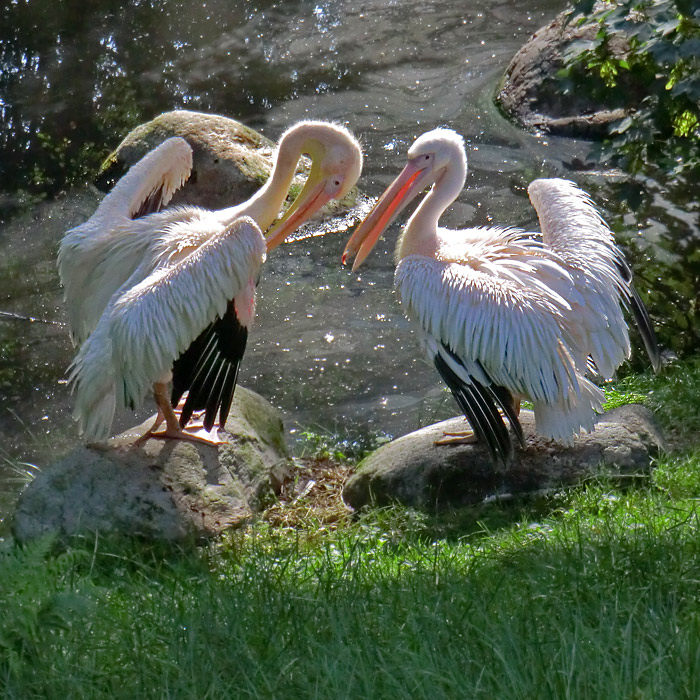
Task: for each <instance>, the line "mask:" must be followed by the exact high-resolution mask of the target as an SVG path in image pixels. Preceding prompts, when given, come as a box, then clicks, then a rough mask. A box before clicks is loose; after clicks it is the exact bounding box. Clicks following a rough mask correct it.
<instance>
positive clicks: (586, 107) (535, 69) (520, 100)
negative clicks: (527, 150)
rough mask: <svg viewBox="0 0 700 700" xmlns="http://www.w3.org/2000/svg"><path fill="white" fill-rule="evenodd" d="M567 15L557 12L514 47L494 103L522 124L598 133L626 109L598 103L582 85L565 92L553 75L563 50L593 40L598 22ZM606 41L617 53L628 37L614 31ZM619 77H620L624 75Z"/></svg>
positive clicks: (570, 132) (624, 47)
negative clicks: (518, 46) (547, 22)
mask: <svg viewBox="0 0 700 700" xmlns="http://www.w3.org/2000/svg"><path fill="white" fill-rule="evenodd" d="M568 18H569V12H568V11H564V12H562V13H560V14H559V15H557V16H556V17H555V18H554V20H552V22H550V23H549V24H548V25H547V26H545V27H542V28H541V29H539V30H538V31H537V32H535V34H533V36H532V37H531V38H530V39H529V40H528V41H527V43H526V44H525V45H524V46H523V47H522V48H521V49H520V50H519V51H518V53H517V54H516V55H515V56H514V57H513V60H512V61H511V62H510V65H509V66H508V68H507V69H506V72H505V75H504V77H503V80H502V82H501V85H500V87H499V89H498V91H497V94H496V98H495V99H496V103H497V104H498V106H499V107H500V108H501V110H502V111H503V112H505V114H506V115H507V116H508V117H510V118H511V119H513V120H514V121H515V122H516V123H518V124H519V125H520V126H522V127H524V128H526V129H531V130H539V131H548V132H550V133H553V134H558V135H561V136H571V137H579V138H596V137H601V136H603V135H605V134H606V133H607V129H608V126H609V125H610V124H611V123H612V122H615V121H617V120H619V119H622V118H623V117H624V116H625V114H626V111H625V109H623V108H622V107H615V108H612V109H611V108H608V107H606V106H604V105H601V104H599V103H598V102H595V101H593V100H592V99H591V98H590V97H589V96H588V95H587V94H586V91H584V90H580V91H576V92H574V93H566V94H564V93H563V91H562V89H561V86H560V84H559V83H557V82H555V81H554V80H553V79H554V77H555V75H556V73H557V71H559V70H561V68H563V67H564V54H565V52H566V50H567V49H568V48H569V47H570V46H571V45H572V44H573V43H574V42H576V41H582V40H592V39H593V38H594V37H595V35H596V32H597V31H598V29H599V25H598V23H597V22H587V23H584V24H582V25H578V24H577V22H576V21H570V22H567V20H568ZM609 47H610V50H611V51H612V52H613V53H614V54H615V55H624V54H625V52H626V50H627V43H626V41H625V40H624V38H623V37H621V36H620V35H614V36H613V37H612V39H611V41H610V45H609ZM619 79H620V80H624V76H619ZM630 98H631V99H632V100H633V99H634V98H633V97H632V96H630Z"/></svg>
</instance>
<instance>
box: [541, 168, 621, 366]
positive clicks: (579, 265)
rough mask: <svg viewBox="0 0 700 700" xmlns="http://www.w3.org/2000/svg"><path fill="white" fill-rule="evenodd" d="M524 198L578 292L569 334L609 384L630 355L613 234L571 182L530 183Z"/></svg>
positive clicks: (587, 198)
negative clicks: (526, 196)
mask: <svg viewBox="0 0 700 700" xmlns="http://www.w3.org/2000/svg"><path fill="white" fill-rule="evenodd" d="M528 194H529V195H530V201H531V202H532V205H533V207H534V208H535V210H536V212H537V216H538V218H539V220H540V226H541V229H542V238H543V242H544V244H545V245H546V246H548V247H549V248H550V249H551V250H552V251H553V252H554V253H555V254H556V255H558V256H559V258H560V259H561V261H562V264H563V265H564V266H565V268H566V269H567V271H568V272H569V273H570V274H571V277H572V280H573V282H574V286H575V288H576V291H577V292H578V296H577V298H576V299H575V300H573V299H572V306H573V309H572V313H571V316H570V319H571V323H570V324H569V330H570V332H571V333H573V334H575V335H576V337H577V344H578V346H579V347H580V349H581V351H582V352H583V353H585V354H586V355H590V356H591V357H592V358H593V360H594V362H595V364H596V367H597V369H598V372H599V373H600V374H601V376H603V377H604V378H606V379H609V378H611V377H612V376H613V374H614V372H615V370H616V369H617V367H618V366H619V365H620V364H621V363H622V362H623V361H624V360H625V359H626V358H628V357H629V355H630V341H629V333H628V330H627V324H626V322H625V319H624V315H623V307H624V305H626V304H627V303H628V301H629V297H630V291H629V288H628V286H627V283H626V282H625V280H624V279H623V277H622V275H621V273H620V268H619V261H620V259H621V253H620V251H619V250H618V249H617V247H616V246H615V240H614V238H613V234H612V231H610V229H609V228H608V226H607V224H606V223H605V222H604V221H603V219H602V218H601V217H600V214H599V213H598V212H597V210H596V209H595V207H594V206H593V203H592V202H591V200H590V198H589V197H588V195H587V194H586V193H585V192H584V191H583V190H581V189H579V188H578V187H577V186H576V185H575V184H574V183H573V182H569V181H568V180H559V179H540V180H534V181H533V182H532V183H531V184H530V186H529V188H528Z"/></svg>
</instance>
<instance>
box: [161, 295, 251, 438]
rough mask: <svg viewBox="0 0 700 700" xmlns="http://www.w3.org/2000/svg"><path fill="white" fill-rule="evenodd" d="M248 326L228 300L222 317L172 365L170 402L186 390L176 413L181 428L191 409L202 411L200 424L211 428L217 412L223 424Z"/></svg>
mask: <svg viewBox="0 0 700 700" xmlns="http://www.w3.org/2000/svg"><path fill="white" fill-rule="evenodd" d="M247 340H248V329H247V328H246V327H245V326H243V325H241V323H240V322H239V321H238V317H237V316H236V310H235V305H234V303H233V302H232V301H231V302H229V304H228V307H227V309H226V313H225V314H224V316H223V317H222V318H217V319H216V321H214V322H213V323H212V324H210V325H209V326H208V327H207V328H205V329H204V331H202V333H200V334H199V336H198V337H197V338H196V339H195V340H194V341H193V342H192V344H191V345H190V346H189V348H187V350H185V352H184V353H182V355H180V357H179V358H178V359H177V360H176V361H175V363H174V364H173V391H172V394H171V399H170V401H171V404H172V405H173V406H177V405H178V403H179V401H180V399H181V398H182V395H183V394H184V393H185V392H186V391H188V392H189V393H188V395H187V399H186V400H185V405H184V406H183V409H182V413H181V415H180V427H182V428H184V427H185V426H186V425H187V423H188V422H189V420H190V418H191V417H192V414H193V413H194V412H195V411H204V412H205V414H204V427H205V428H206V429H207V430H211V429H212V427H213V426H214V422H215V420H216V413H217V411H218V413H219V426H220V427H222V428H223V427H224V425H225V424H226V418H227V417H228V413H229V410H230V409H231V403H232V401H233V392H234V389H235V388H236V381H237V379H238V369H239V367H240V363H241V360H242V359H243V354H244V352H245V346H246V341H247Z"/></svg>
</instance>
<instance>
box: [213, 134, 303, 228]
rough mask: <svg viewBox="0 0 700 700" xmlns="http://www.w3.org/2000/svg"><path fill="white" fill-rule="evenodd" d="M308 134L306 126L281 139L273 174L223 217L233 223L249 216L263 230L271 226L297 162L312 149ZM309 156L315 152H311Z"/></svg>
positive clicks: (222, 212)
mask: <svg viewBox="0 0 700 700" xmlns="http://www.w3.org/2000/svg"><path fill="white" fill-rule="evenodd" d="M308 146H309V144H308V135H307V134H306V133H305V131H304V130H302V129H295V130H293V131H289V132H287V133H285V134H284V135H283V136H282V138H281V139H280V142H279V146H278V148H277V152H276V154H275V160H274V163H273V164H272V170H271V172H270V177H269V178H268V179H267V181H266V182H265V184H264V185H263V186H262V187H261V188H260V189H259V190H258V191H257V192H256V193H255V194H254V195H253V196H252V197H251V198H250V199H249V200H247V201H246V202H244V203H243V204H239V205H237V206H234V207H230V208H228V209H223V210H222V211H221V212H220V213H221V217H222V219H223V220H225V221H227V222H230V221H232V220H234V219H236V218H238V217H240V216H249V217H250V218H251V219H253V221H255V222H256V223H257V224H258V226H260V228H261V229H262V231H263V233H264V232H265V231H266V230H267V229H268V228H270V226H271V225H272V222H273V221H274V220H275V219H276V218H277V215H278V214H279V212H280V210H281V209H282V205H283V204H284V200H285V199H286V197H287V194H288V192H289V187H290V186H291V184H292V180H293V179H294V175H295V173H296V168H297V163H298V162H299V158H301V156H302V154H303V153H307V152H309V151H310V150H312V149H310V148H308ZM309 155H312V156H313V154H311V153H309Z"/></svg>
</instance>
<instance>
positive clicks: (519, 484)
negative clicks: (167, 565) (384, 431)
mask: <svg viewBox="0 0 700 700" xmlns="http://www.w3.org/2000/svg"><path fill="white" fill-rule="evenodd" d="M520 420H521V423H522V426H523V431H524V433H525V440H526V446H525V449H520V448H516V450H515V457H514V460H513V462H512V464H511V465H510V466H509V467H508V468H507V469H505V470H503V469H500V468H497V467H494V465H493V464H492V462H491V459H490V456H489V453H488V450H487V448H486V447H485V446H484V445H483V444H479V443H476V444H468V445H435V444H434V443H435V440H438V439H440V438H441V437H442V436H443V433H444V431H455V430H465V428H467V427H468V425H467V424H466V422H465V420H464V419H463V418H461V417H460V418H451V419H450V420H446V421H443V422H442V423H436V424H435V425H431V426H428V427H427V428H423V429H421V430H418V431H416V432H414V433H410V434H409V435H404V436H403V437H401V438H398V439H397V440H394V441H393V442H390V443H388V444H386V445H383V446H382V447H380V448H379V449H378V450H377V451H376V452H373V453H372V454H371V455H370V456H369V457H367V458H366V459H365V460H363V461H362V462H361V463H360V465H358V470H357V473H356V474H355V475H354V476H353V477H351V479H350V480H349V481H348V483H347V484H346V486H345V489H344V491H343V498H344V499H345V501H346V503H348V504H349V505H350V506H352V507H353V508H356V509H357V508H361V507H363V506H366V505H376V506H381V505H388V504H390V503H402V504H404V505H407V506H413V507H417V508H435V507H436V506H465V505H473V504H476V503H480V502H482V501H484V499H487V498H490V497H494V496H495V497H497V496H502V495H505V494H508V495H511V494H512V495H515V494H523V493H527V492H533V491H539V490H542V489H550V488H555V487H559V486H563V485H571V484H574V483H576V482H578V481H580V480H581V479H582V478H584V477H586V476H590V475H592V474H595V473H598V472H599V471H600V470H601V469H606V468H607V469H608V471H609V470H614V471H615V473H618V474H620V473H623V474H624V473H628V474H629V473H639V472H643V471H646V470H648V469H649V467H650V464H651V461H652V459H653V458H654V457H655V456H656V455H658V454H659V452H660V451H661V450H663V449H664V441H663V437H662V435H661V432H660V430H659V428H658V427H657V425H656V423H655V421H654V419H653V416H652V414H651V412H650V411H649V410H647V409H646V408H644V407H643V406H640V405H629V406H620V407H618V408H616V409H613V410H611V411H609V412H607V413H605V414H603V415H602V416H601V417H600V420H599V421H598V423H597V425H596V429H595V431H593V432H592V433H590V434H582V435H581V436H579V437H578V438H577V439H576V440H575V441H574V444H573V446H571V447H566V446H564V445H560V444H558V443H555V442H553V441H551V440H546V439H544V438H542V437H540V436H538V435H536V434H535V420H534V415H533V413H532V412H531V411H522V412H521V414H520ZM514 439H515V438H514Z"/></svg>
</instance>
